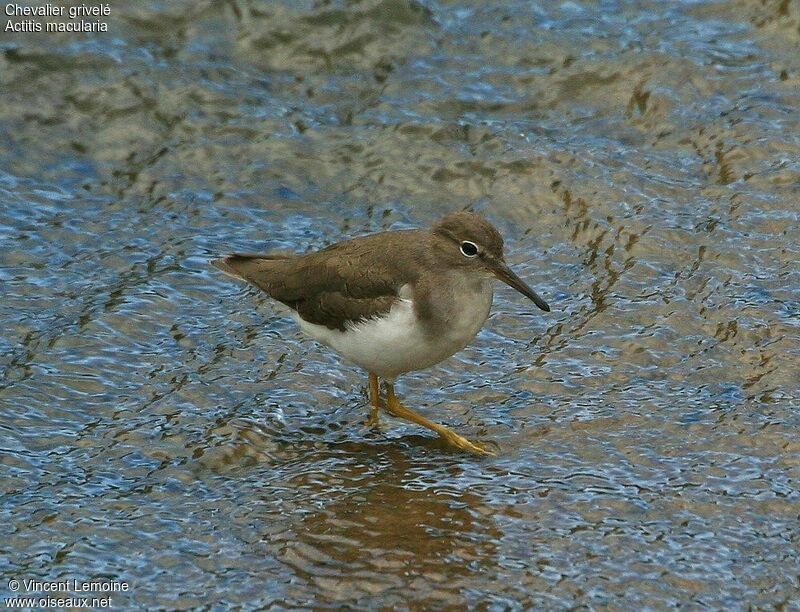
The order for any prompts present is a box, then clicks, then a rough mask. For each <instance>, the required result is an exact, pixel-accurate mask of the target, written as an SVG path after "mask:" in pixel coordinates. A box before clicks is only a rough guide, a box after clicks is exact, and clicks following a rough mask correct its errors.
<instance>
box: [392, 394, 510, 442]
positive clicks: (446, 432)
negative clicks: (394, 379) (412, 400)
mask: <svg viewBox="0 0 800 612" xmlns="http://www.w3.org/2000/svg"><path fill="white" fill-rule="evenodd" d="M386 389H387V397H386V410H387V411H388V412H389V413H390V414H392V415H394V416H396V417H398V418H401V419H406V420H408V421H411V422H412V423H416V424H417V425H422V426H423V427H427V428H428V429H432V430H433V431H435V432H436V433H437V434H439V436H440V437H441V438H442V439H443V440H445V441H446V442H448V443H449V444H452V445H453V446H455V447H456V448H460V449H462V450H465V451H469V452H471V453H475V454H476V455H488V456H494V455H496V453H495V452H493V451H491V450H489V449H488V448H486V447H485V446H483V445H482V444H480V443H479V442H471V441H469V440H467V439H466V438H465V437H463V436H460V435H458V434H457V433H456V432H454V431H453V430H452V429H450V428H449V427H445V426H444V425H439V423H434V422H433V421H430V420H428V419H426V418H425V417H424V416H422V415H421V414H417V413H416V412H414V411H413V410H411V409H409V408H406V407H405V406H403V404H401V403H400V400H398V399H397V396H396V395H395V394H394V387H393V386H392V385H388V384H387V386H386Z"/></svg>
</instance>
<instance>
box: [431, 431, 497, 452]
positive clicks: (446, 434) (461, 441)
mask: <svg viewBox="0 0 800 612" xmlns="http://www.w3.org/2000/svg"><path fill="white" fill-rule="evenodd" d="M438 433H439V436H440V437H441V438H442V439H443V440H445V441H446V442H447V443H448V444H452V445H453V446H455V447H457V448H460V449H462V450H465V451H469V452H470V453H475V454H476V455H485V456H487V457H494V456H496V455H497V453H495V452H494V451H492V450H489V449H488V448H486V447H485V446H484V445H483V444H481V443H480V442H477V441H476V442H473V441H472V440H467V439H466V438H465V437H464V436H460V435H458V434H457V433H456V432H454V431H453V430H452V429H448V428H447V427H444V426H442V429H441V430H439V431H438Z"/></svg>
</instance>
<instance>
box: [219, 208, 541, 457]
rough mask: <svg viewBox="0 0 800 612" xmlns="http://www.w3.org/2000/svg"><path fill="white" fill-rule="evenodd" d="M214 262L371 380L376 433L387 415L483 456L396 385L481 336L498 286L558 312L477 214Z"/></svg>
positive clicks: (454, 215) (476, 446)
mask: <svg viewBox="0 0 800 612" xmlns="http://www.w3.org/2000/svg"><path fill="white" fill-rule="evenodd" d="M211 263H212V264H213V265H214V266H216V267H217V268H219V269H220V270H222V271H223V272H225V273H226V274H228V275H230V276H233V277H235V278H240V279H243V280H246V281H248V282H249V283H252V284H253V285H255V286H256V287H258V288H259V289H261V290H263V291H264V292H266V293H267V294H268V295H269V296H270V297H272V298H273V299H275V300H277V301H279V302H282V303H283V304H285V305H286V306H288V307H289V308H290V309H291V310H292V314H293V316H294V318H295V320H296V321H297V323H298V324H299V325H300V328H301V329H302V330H303V331H305V332H306V333H307V334H308V335H309V336H311V337H312V338H314V339H315V340H317V341H318V342H321V343H322V344H325V345H327V346H329V347H330V348H332V349H333V350H334V351H336V352H337V353H339V354H340V355H341V356H342V357H344V358H345V359H346V360H348V361H350V362H352V363H355V364H356V365H359V366H361V367H362V368H364V369H365V370H366V371H367V372H368V373H369V396H370V405H371V412H370V417H369V419H368V421H367V423H368V424H372V425H377V424H378V410H379V408H385V409H386V410H387V411H388V412H389V413H390V414H392V415H393V416H396V417H399V418H403V419H407V420H409V421H412V422H414V423H417V424H418V425H422V426H423V427H427V428H429V429H432V430H433V431H435V432H436V433H437V434H439V436H441V437H442V438H444V439H445V440H446V441H448V442H449V443H450V444H452V445H454V446H456V447H458V448H461V449H464V450H467V451H471V452H474V453H478V454H493V453H492V452H491V451H490V450H488V449H487V448H486V447H485V446H484V445H482V444H481V443H479V442H472V441H470V440H467V439H466V438H464V437H462V436H460V435H458V434H457V433H455V432H454V431H452V430H451V429H449V428H448V427H445V426H444V425H439V424H438V423H434V422H432V421H430V420H428V419H426V418H425V417H423V416H422V415H420V414H417V413H416V412H414V411H412V410H410V409H409V408H407V407H405V406H404V405H403V404H401V403H400V401H399V400H398V399H397V396H396V395H395V393H394V380H395V379H396V378H397V376H399V375H400V374H403V373H405V372H410V371H413V370H424V369H425V368H429V367H431V366H432V365H434V364H436V363H439V362H440V361H442V360H443V359H446V358H447V357H450V356H451V355H453V354H454V353H456V352H458V351H460V350H461V349H462V348H464V347H465V346H466V345H467V343H469V341H470V340H472V339H473V338H474V337H475V335H476V334H477V333H478V331H479V330H480V328H481V327H482V326H483V323H484V322H485V321H486V318H487V317H488V316H489V309H490V308H491V305H492V279H494V278H497V279H499V280H501V281H503V282H505V283H507V284H508V285H510V286H511V287H513V288H514V289H516V290H517V291H519V292H520V293H521V294H522V295H524V296H526V297H528V298H530V299H531V300H532V301H533V303H534V304H536V305H537V306H538V307H539V308H541V309H542V310H545V311H549V310H550V307H549V306H548V305H547V302H545V301H544V300H543V299H542V298H541V297H539V296H538V295H537V294H536V292H535V291H533V289H531V288H530V287H529V286H528V285H526V284H525V282H523V281H522V279H520V278H519V276H517V275H516V274H515V273H514V272H513V271H512V270H511V269H510V268H509V267H508V265H507V264H506V262H505V259H504V256H503V238H502V237H501V236H500V233H499V232H498V231H497V230H496V229H495V228H494V226H492V224H491V223H489V222H488V221H487V220H486V219H484V218H483V217H481V216H479V215H476V214H474V213H470V212H456V213H451V214H449V215H446V216H445V217H443V218H441V219H440V220H439V221H437V222H436V223H435V224H434V225H433V227H432V228H431V229H430V230H401V231H393V232H381V233H378V234H371V235H368V236H362V237H360V238H355V239H352V240H345V241H342V242H338V243H336V244H333V245H331V246H329V247H327V248H324V249H322V250H321V251H317V252H314V253H308V254H304V255H299V254H298V255H271V254H254V253H234V254H232V255H228V256H227V257H223V258H221V259H215V260H213V261H212V262H211ZM379 378H382V379H383V380H384V383H385V388H386V401H385V402H384V401H383V400H382V398H381V396H380V388H379Z"/></svg>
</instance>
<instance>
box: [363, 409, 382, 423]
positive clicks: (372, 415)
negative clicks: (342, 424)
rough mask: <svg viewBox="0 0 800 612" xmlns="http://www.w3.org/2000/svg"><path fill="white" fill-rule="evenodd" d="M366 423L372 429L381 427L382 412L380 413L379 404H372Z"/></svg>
mask: <svg viewBox="0 0 800 612" xmlns="http://www.w3.org/2000/svg"><path fill="white" fill-rule="evenodd" d="M364 425H366V426H367V427H370V428H371V429H380V428H381V417H380V414H379V413H378V408H377V406H371V410H370V412H369V416H368V417H367V420H366V421H364Z"/></svg>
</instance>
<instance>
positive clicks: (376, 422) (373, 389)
mask: <svg viewBox="0 0 800 612" xmlns="http://www.w3.org/2000/svg"><path fill="white" fill-rule="evenodd" d="M369 406H370V410H369V418H368V419H367V427H379V426H380V424H381V422H380V418H379V417H378V409H379V408H380V407H381V395H380V390H379V388H378V376H377V375H376V374H373V373H372V372H370V373H369Z"/></svg>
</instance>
